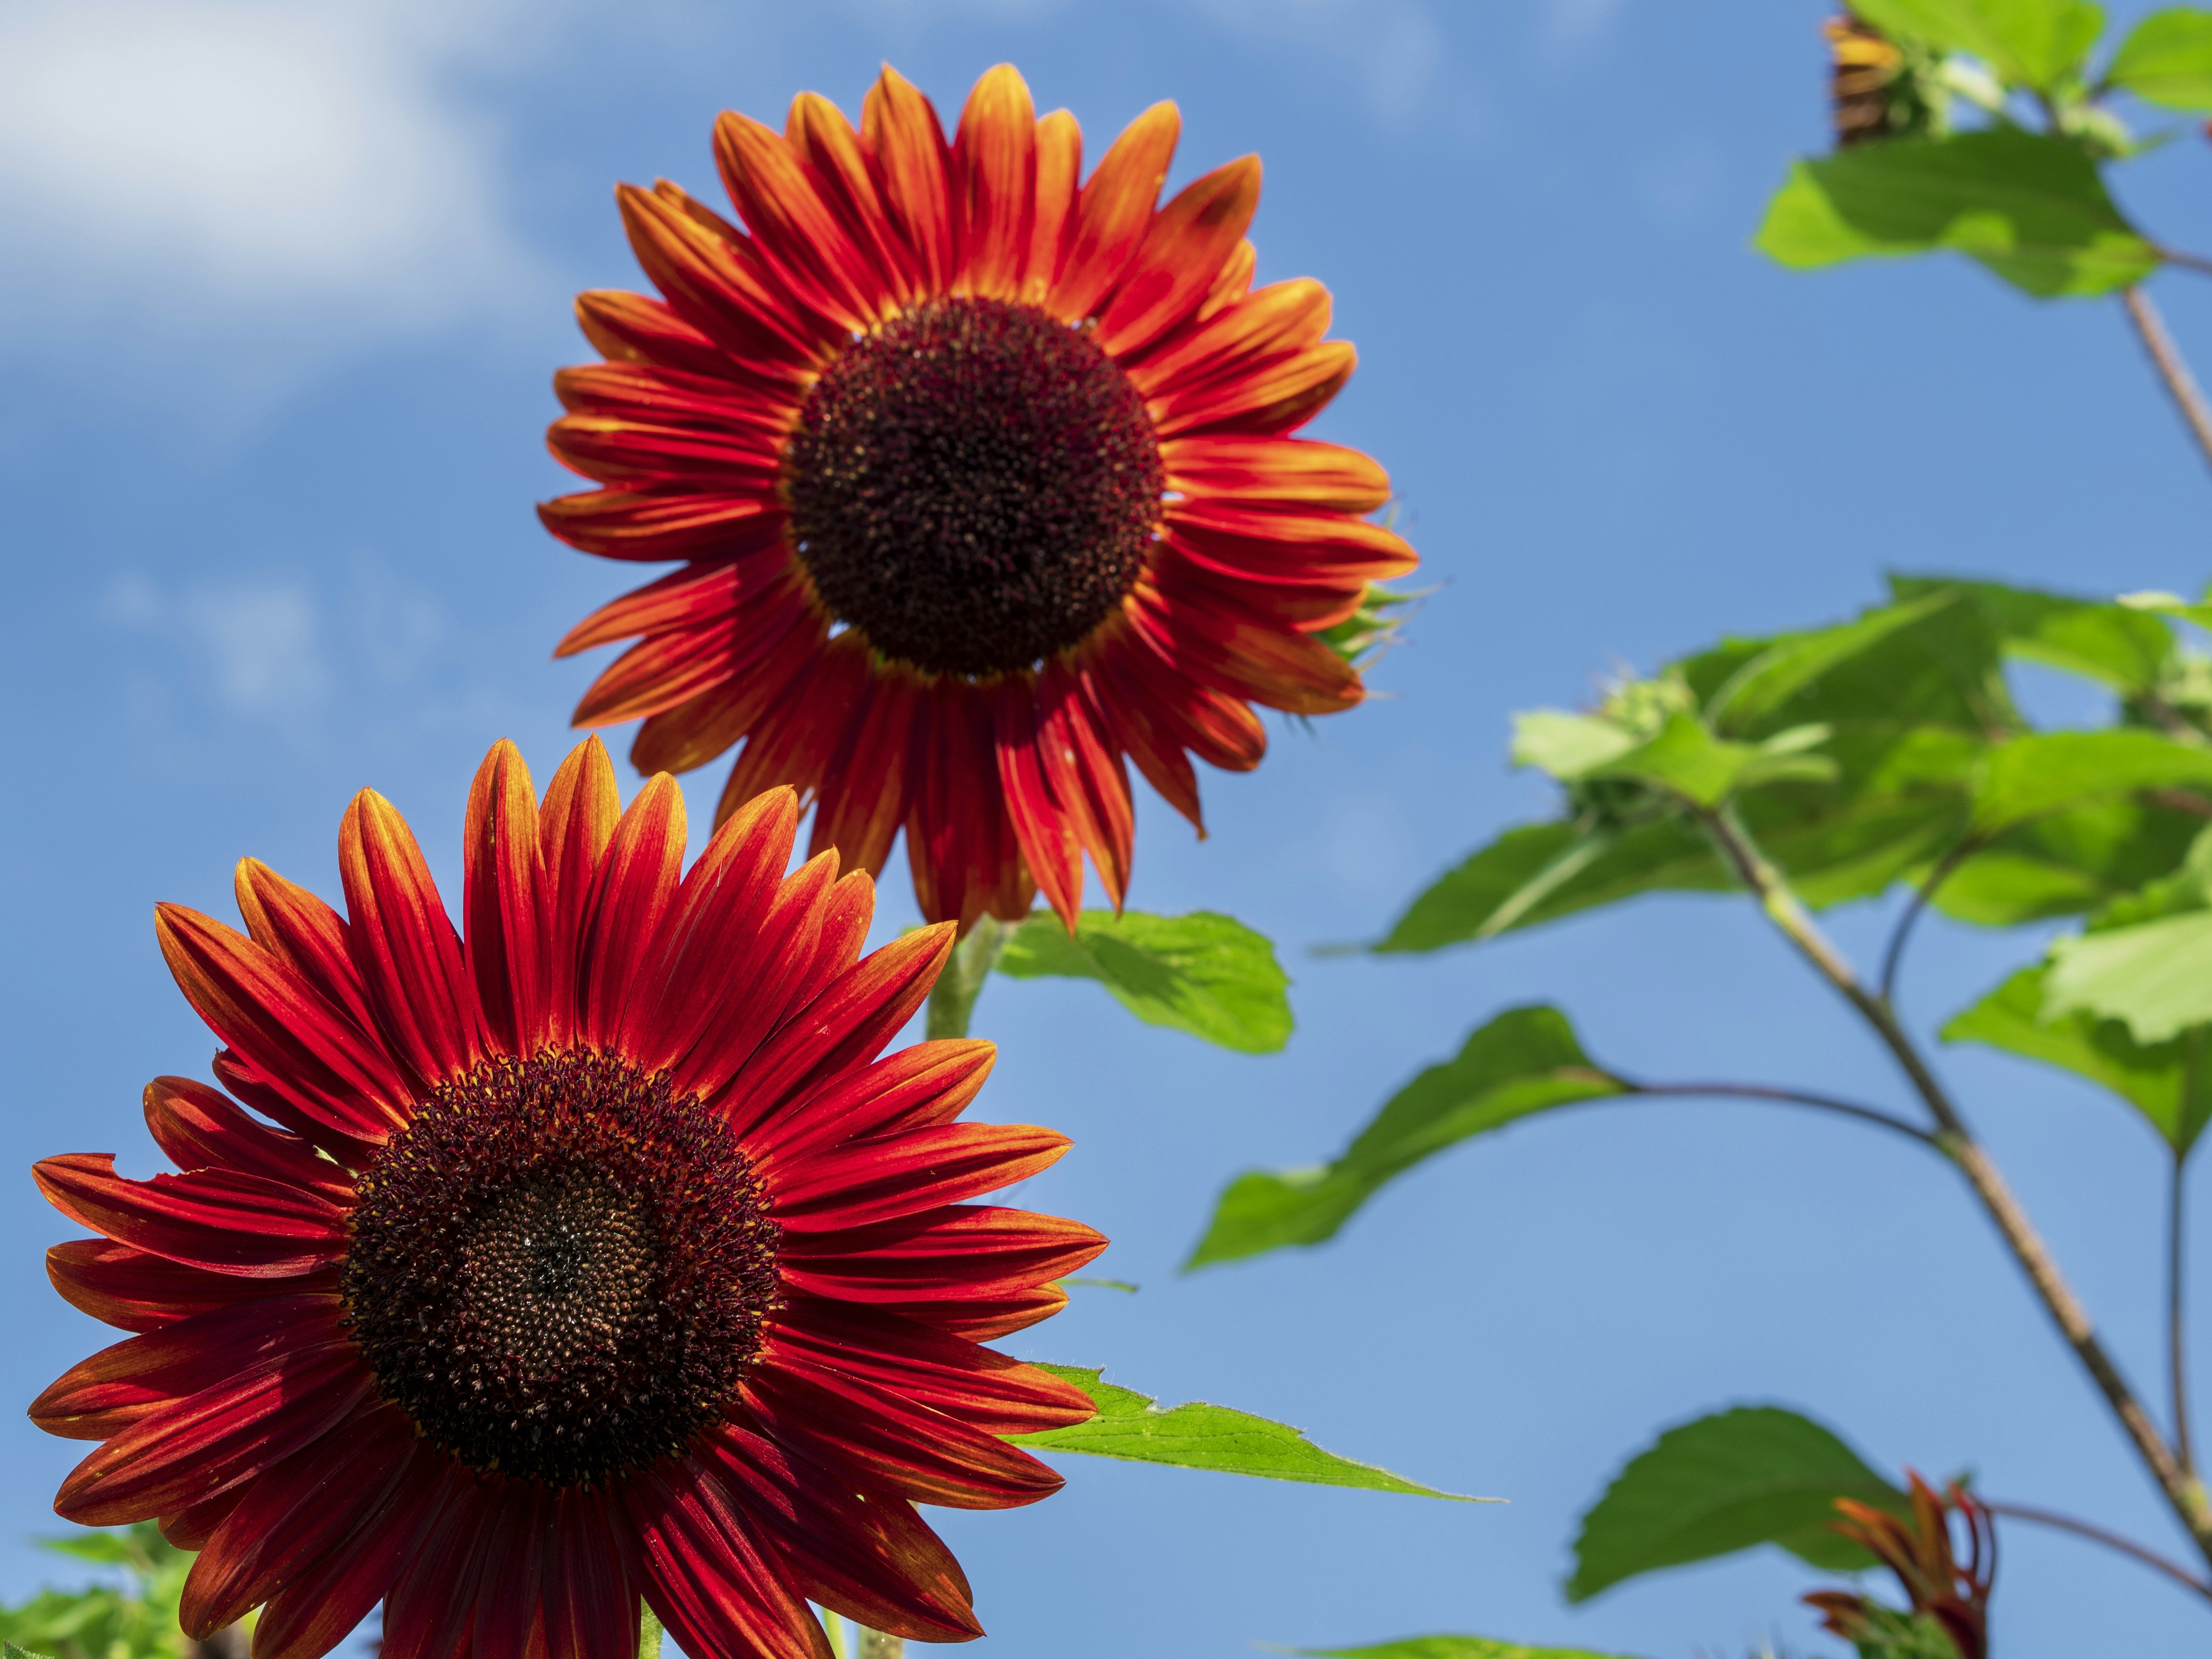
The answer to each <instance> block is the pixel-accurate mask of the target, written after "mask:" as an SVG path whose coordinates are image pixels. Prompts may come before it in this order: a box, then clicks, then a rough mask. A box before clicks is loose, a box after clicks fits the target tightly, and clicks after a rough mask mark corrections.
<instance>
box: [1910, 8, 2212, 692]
mask: <svg viewBox="0 0 2212 1659" xmlns="http://www.w3.org/2000/svg"><path fill="white" fill-rule="evenodd" d="M2207 21H2212V15H2208V17H2207ZM1890 589H1891V591H1892V592H1894V593H1896V594H1897V595H1898V597H1899V598H1900V599H1915V598H1918V597H1920V596H1923V595H1926V596H1930V597H1932V596H1934V595H1936V594H1939V593H1944V592H1948V593H1951V594H1953V595H1955V596H1957V597H1958V598H1959V599H1963V600H1966V602H1968V603H1971V604H1972V605H1975V606H1977V607H1978V608H1979V609H1980V610H1981V611H1983V612H1984V614H1985V615H1987V616H1988V617H1989V618H1990V621H1991V623H1993V624H1994V625H1995V627H1996V630H1997V633H1998V635H1999V636H2000V637H2001V638H2002V641H2003V642H2004V649H2005V652H2006V653H2007V654H2008V655H2009V656H2015V657H2019V658H2021V659H2025V660H2027V661H2030V662H2039V663H2044V664H2046V665H2049V666H2051V667H2053V668H2063V669H2064V670H2066V671H2068V672H2069V673H2075V674H2081V675H2085V676H2087V678H2091V679H2094V680H2099V681H2101V682H2102V683H2104V684H2106V685H2109V686H2111V687H2112V688H2113V689H2114V690H2118V691H2121V692H2124V693H2127V694H2130V695H2139V694H2141V693H2142V692H2145V691H2148V690H2153V689H2154V688H2155V687H2156V686H2157V685H2158V684H2159V681H2160V678H2161V676H2162V675H2163V673H2164V671H2165V670H2166V665H2167V664H2168V663H2169V662H2171V661H2172V659H2173V655H2174V641H2173V631H2172V629H2169V628H2168V627H2167V626H2166V624H2165V623H2162V622H2160V620H2159V619H2158V617H2156V616H2154V615H2152V614H2150V613H2149V612H2148V610H2147V609H2146V608H2145V607H2142V606H2139V605H2122V604H2119V603H2118V602H2116V601H2112V600H2100V599H2074V598H2070V597H2069V596H2068V595H2065V594H2063V593H2046V592H2040V591H2039V590H2037V589H2034V588H2027V587H2008V586H2004V585H2003V584H2002V583H1999V582H1981V581H1962V580H1957V579H1955V578H1953V577H1948V576H1893V577H1891V578H1890Z"/></svg>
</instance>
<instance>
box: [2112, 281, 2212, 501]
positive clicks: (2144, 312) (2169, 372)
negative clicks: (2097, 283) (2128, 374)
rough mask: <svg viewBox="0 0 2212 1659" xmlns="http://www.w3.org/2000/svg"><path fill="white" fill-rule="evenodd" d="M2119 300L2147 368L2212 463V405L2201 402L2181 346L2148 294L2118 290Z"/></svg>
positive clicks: (2138, 289) (2200, 396) (2134, 289)
mask: <svg viewBox="0 0 2212 1659" xmlns="http://www.w3.org/2000/svg"><path fill="white" fill-rule="evenodd" d="M2120 303H2121V304H2122V305H2124V306H2125V307H2127V313H2128V320H2129V321H2130V322H2131V323H2133V324H2134V325H2136V337H2138V338H2139V339H2141V340H2142V347H2143V349H2144V350H2145V351H2146V352H2148V353H2149V354H2150V361H2151V367H2152V368H2155V369H2156V370H2157V371H2158V378H2159V379H2160V380H2163V381H2164V382H2165V383H2166V395H2167V396H2169V397H2171V398H2172V399H2173V406H2174V407H2175V408H2176V409H2178V410H2180V411H2181V418H2182V419H2183V420H2185V421H2186V422H2188V423H2189V429H2190V431H2191V433H2193V434H2194V435H2196V438H2197V447H2198V448H2199V449H2201V450H2203V452H2204V459H2206V460H2207V461H2208V462H2212V406H2208V405H2207V404H2205V401H2204V394H2203V392H2201V391H2199V390H2198V389H2197V377H2196V376H2195V375H2193V374H2191V373H2190V372H2189V365H2188V363H2187V362H2185V360H2184V359H2183V357H2182V356H2181V348H2180V347H2179V346H2177V345H2176V344H2174V343H2173V336H2172V335H2171V334H2169V333H2168V332H2166V319H2164V318H2163V317H2161V316H2160V315H2159V313H2158V307H2156V306H2154V305H2153V304H2152V303H2151V299H2150V295H2148V294H2146V293H2144V292H2143V291H2142V289H2140V288H2124V289H2121V290H2120Z"/></svg>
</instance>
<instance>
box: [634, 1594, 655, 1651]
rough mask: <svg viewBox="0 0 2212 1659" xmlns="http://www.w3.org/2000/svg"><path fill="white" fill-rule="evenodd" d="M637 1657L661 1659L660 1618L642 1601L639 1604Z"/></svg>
mask: <svg viewBox="0 0 2212 1659" xmlns="http://www.w3.org/2000/svg"><path fill="white" fill-rule="evenodd" d="M637 1659H660V1620H658V1619H656V1618H655V1617H653V1609H652V1608H651V1607H647V1606H646V1605H645V1603H644V1602H642V1601H641V1602H639V1603H638V1606H637Z"/></svg>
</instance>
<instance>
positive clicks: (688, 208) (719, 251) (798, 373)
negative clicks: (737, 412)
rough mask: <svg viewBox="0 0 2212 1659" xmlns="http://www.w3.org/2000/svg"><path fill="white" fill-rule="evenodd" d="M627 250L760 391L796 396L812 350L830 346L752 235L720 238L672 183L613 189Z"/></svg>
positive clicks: (689, 320)
mask: <svg viewBox="0 0 2212 1659" xmlns="http://www.w3.org/2000/svg"><path fill="white" fill-rule="evenodd" d="M615 199H616V201H617V203H618V204H620V205H621V208H622V216H623V228H624V230H626V231H627V232H628V233H629V245H630V250H631V252H634V253H635V254H636V255H637V262H638V264H641V265H642V266H643V267H644V268H645V273H646V275H647V276H650V277H651V278H652V279H653V286H654V287H655V288H657V289H659V290H660V291H661V293H662V294H664V295H666V296H667V299H668V303H669V305H670V307H671V309H673V310H674V311H675V313H676V314H677V315H678V316H679V317H681V318H682V319H684V321H685V322H687V323H689V324H690V325H691V326H692V327H693V328H695V329H696V330H697V331H699V332H700V333H702V334H703V335H705V336H706V337H708V339H710V340H712V341H713V342H714V343H715V344H716V345H718V346H720V348H721V349H722V350H723V352H724V353H725V354H726V358H727V360H728V365H729V368H730V369H731V370H735V369H737V368H738V367H739V366H740V365H742V366H743V368H744V370H745V371H747V372H748V373H750V374H751V375H752V376H754V377H756V378H757V381H758V382H759V383H760V384H762V385H763V386H779V385H781V386H789V387H791V388H792V389H793V390H794V391H797V390H799V389H800V388H803V387H804V386H805V385H806V384H807V381H808V379H809V370H810V367H811V362H812V359H813V356H814V353H815V350H816V349H817V347H818V346H819V345H821V344H826V343H828V341H829V333H828V331H826V330H825V329H824V328H823V325H822V324H821V322H820V321H819V319H817V318H815V317H812V316H808V315H805V314H802V313H801V312H800V310H799V308H797V307H793V304H792V302H791V300H790V297H789V296H788V295H787V294H786V293H785V291H784V289H783V284H782V283H781V280H780V279H779V278H778V277H777V276H775V274H774V273H772V272H771V271H770V270H769V268H768V266H767V264H766V263H765V262H764V261H763V259H762V258H761V255H760V251H759V250H758V249H757V248H756V247H755V246H753V245H752V242H751V240H750V238H747V237H744V236H739V235H735V234H720V233H718V232H717V231H716V230H715V229H714V228H711V222H710V221H709V220H708V218H707V217H706V216H704V215H702V213H701V212H699V210H698V208H697V204H696V203H694V202H692V201H691V200H690V198H689V197H686V196H684V193H683V192H682V191H678V190H676V189H675V188H674V187H673V186H672V185H671V186H668V187H666V188H665V189H663V190H659V191H642V190H639V189H637V188H636V187H635V185H621V186H619V187H618V188H617V190H616V191H615Z"/></svg>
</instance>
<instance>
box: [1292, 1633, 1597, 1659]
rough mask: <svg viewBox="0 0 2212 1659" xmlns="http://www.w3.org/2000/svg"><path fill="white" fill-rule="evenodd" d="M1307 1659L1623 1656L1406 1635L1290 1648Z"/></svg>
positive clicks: (1588, 1658) (1471, 1638)
mask: <svg viewBox="0 0 2212 1659" xmlns="http://www.w3.org/2000/svg"><path fill="white" fill-rule="evenodd" d="M1290 1651H1291V1652H1292V1653H1297V1654H1303V1655H1305V1656H1308V1659H1622V1656H1621V1655H1619V1654H1604V1653H1593V1652H1591V1651H1590V1650H1589V1649H1587V1648H1529V1647H1522V1645H1521V1644H1519V1643H1517V1642H1493V1641H1492V1640H1491V1639H1490V1638H1487V1637H1485V1636H1408V1637H1406V1638H1403V1639H1402V1640H1400V1641H1396V1642H1377V1643H1376V1644H1374V1645H1372V1646H1371V1647H1364V1648H1292V1649H1291V1650H1290Z"/></svg>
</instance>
